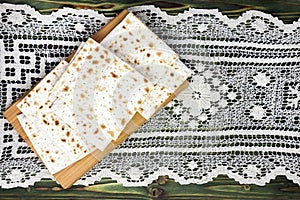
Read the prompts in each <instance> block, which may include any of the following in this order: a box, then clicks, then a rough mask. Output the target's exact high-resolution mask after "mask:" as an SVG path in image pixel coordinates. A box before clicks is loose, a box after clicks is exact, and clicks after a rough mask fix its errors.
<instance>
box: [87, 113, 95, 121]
mask: <svg viewBox="0 0 300 200" xmlns="http://www.w3.org/2000/svg"><path fill="white" fill-rule="evenodd" d="M86 117H87V118H88V119H89V120H92V119H94V117H93V115H90V114H87V115H86Z"/></svg>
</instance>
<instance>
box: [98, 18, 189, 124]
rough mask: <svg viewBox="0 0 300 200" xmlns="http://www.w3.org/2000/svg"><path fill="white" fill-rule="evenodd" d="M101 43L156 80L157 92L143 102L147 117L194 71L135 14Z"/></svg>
mask: <svg viewBox="0 0 300 200" xmlns="http://www.w3.org/2000/svg"><path fill="white" fill-rule="evenodd" d="M101 44H102V45H103V46H104V47H106V48H108V49H110V50H112V51H113V52H114V53H115V54H116V55H117V56H119V57H120V58H121V59H123V60H125V61H126V62H128V63H130V64H131V65H132V66H133V67H134V68H135V69H136V70H138V71H139V72H141V73H142V74H143V75H145V76H146V77H147V78H149V80H150V81H152V82H154V83H157V86H156V88H155V91H153V92H152V93H151V94H150V98H148V99H147V102H145V104H143V106H144V107H143V108H144V110H143V112H142V114H143V116H145V117H146V118H147V119H149V118H150V117H151V116H152V115H153V114H154V112H155V111H156V110H157V108H159V107H160V106H161V104H162V103H163V102H165V100H166V99H168V98H169V97H170V95H172V94H173V93H174V92H175V90H176V89H177V88H179V87H180V86H181V84H183V82H184V81H186V79H187V78H188V77H189V76H190V74H191V72H190V70H189V69H188V68H187V67H186V66H185V65H184V64H183V63H182V62H181V61H180V60H179V56H178V55H177V54H176V53H175V52H174V51H173V50H172V49H171V48H170V47H169V46H168V45H167V44H165V43H164V42H163V41H162V40H161V39H159V38H158V37H157V36H156V35H155V34H154V33H153V32H152V31H151V30H150V29H148V27H147V26H146V25H144V24H143V23H142V22H141V21H140V20H139V19H138V18H137V17H135V16H134V15H133V14H132V13H129V14H128V15H127V16H126V17H125V19H124V20H123V21H122V22H121V23H120V24H119V25H117V26H116V27H115V28H114V29H113V30H112V31H111V32H110V33H109V34H108V35H107V36H106V37H105V38H104V39H103V41H102V42H101Z"/></svg>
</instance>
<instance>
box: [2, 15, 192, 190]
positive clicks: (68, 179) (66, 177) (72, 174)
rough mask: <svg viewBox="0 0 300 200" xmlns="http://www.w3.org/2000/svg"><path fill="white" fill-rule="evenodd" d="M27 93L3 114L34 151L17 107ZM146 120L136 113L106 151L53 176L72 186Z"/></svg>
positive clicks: (99, 38) (97, 36) (100, 37)
mask: <svg viewBox="0 0 300 200" xmlns="http://www.w3.org/2000/svg"><path fill="white" fill-rule="evenodd" d="M127 14H128V11H127V10H124V11H122V12H121V13H120V14H119V15H118V16H117V17H115V18H114V19H112V20H111V21H110V22H109V23H108V24H106V25H105V26H104V27H103V28H102V29H101V30H99V31H98V32H97V33H96V34H95V35H93V36H92V38H93V39H94V40H95V41H97V42H101V41H102V40H103V39H104V38H105V37H106V36H107V35H108V34H109V33H110V32H111V31H112V30H113V29H114V28H115V27H116V26H117V25H118V24H119V23H120V22H121V21H122V20H123V19H124V18H125V17H126V16H127ZM73 56H74V52H73V53H72V54H71V55H70V56H69V57H67V58H66V61H67V62H70V60H71V59H72V57H73ZM187 85H188V82H187V81H185V82H184V83H183V84H182V85H181V86H179V88H177V90H176V91H175V93H174V94H173V95H172V96H170V98H168V99H167V100H166V101H165V102H164V103H163V104H162V105H161V106H160V107H159V108H158V109H157V111H159V110H160V109H161V108H162V107H163V106H165V105H166V104H167V103H168V102H170V101H171V100H172V99H173V98H175V96H176V95H177V94H179V93H180V92H181V91H182V90H183V89H185V88H186V87H187ZM33 88H34V87H33ZM33 88H32V89H33ZM32 89H31V90H32ZM27 93H28V92H27ZM27 93H26V94H27ZM26 94H25V95H23V96H22V97H21V98H20V99H18V100H17V101H16V102H15V103H13V104H12V106H10V107H9V108H8V109H7V110H6V111H5V112H4V113H3V114H4V116H5V117H6V118H7V120H8V121H9V122H10V123H11V124H12V126H13V127H14V128H15V129H16V130H17V132H18V133H19V134H20V136H21V137H22V138H23V139H24V140H25V142H26V143H27V144H28V145H29V146H30V147H31V148H32V149H33V151H34V152H36V151H35V150H34V147H33V145H32V143H31V142H30V140H29V139H28V137H27V135H26V133H25V131H24V130H23V128H22V126H21V124H20V122H19V121H18V119H17V115H18V114H20V113H21V111H20V110H19V109H18V108H17V104H18V103H19V102H20V101H21V100H22V99H23V98H24V97H25V96H26ZM145 122H146V119H145V118H144V117H143V116H142V115H140V114H139V113H136V114H135V115H134V117H133V118H132V119H131V120H130V121H129V123H128V124H127V125H126V127H125V129H124V130H123V132H122V133H121V135H120V136H119V138H118V140H117V141H112V142H111V143H110V144H109V145H108V146H107V147H106V149H104V151H100V150H95V151H93V152H92V153H90V154H89V155H87V156H86V157H84V158H82V159H80V160H78V161H77V162H75V163H73V164H72V165H70V166H68V167H66V168H65V169H63V170H61V171H59V172H57V173H55V174H54V175H53V176H54V177H55V179H56V180H57V181H58V182H59V183H60V184H61V185H62V187H63V188H69V187H71V186H72V184H73V183H74V182H75V181H76V180H78V179H79V178H80V177H82V176H83V175H84V174H85V173H86V172H88V171H89V170H90V169H91V168H92V167H93V166H95V165H96V164H97V163H98V162H99V160H102V159H103V158H104V157H105V156H106V155H107V154H108V153H109V152H111V151H112V150H113V149H115V148H116V147H117V146H118V145H119V144H121V143H122V142H123V141H125V140H126V139H127V138H128V137H129V135H130V134H131V133H133V132H134V131H136V130H137V129H138V127H140V126H141V125H142V124H144V123H145ZM36 154H37V153H36ZM37 155H38V154H37Z"/></svg>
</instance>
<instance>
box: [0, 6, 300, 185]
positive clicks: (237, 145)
mask: <svg viewBox="0 0 300 200" xmlns="http://www.w3.org/2000/svg"><path fill="white" fill-rule="evenodd" d="M130 10H131V11H133V12H134V13H135V14H136V15H137V16H138V17H139V18H140V19H142V21H144V22H145V23H146V24H147V25H148V26H149V27H150V29H151V30H153V31H154V32H155V33H156V34H157V35H158V36H159V37H160V38H161V39H163V40H164V41H165V42H166V43H168V44H169V45H170V46H171V47H172V48H173V49H174V50H175V51H176V52H177V53H178V54H179V55H180V56H181V59H182V61H183V62H184V63H185V64H186V65H187V66H188V67H189V68H190V69H192V70H193V76H192V78H191V79H190V80H189V81H190V83H191V84H190V87H189V88H188V89H187V90H186V91H184V93H182V94H181V95H180V96H179V97H177V98H176V99H175V100H174V101H172V102H171V103H170V104H169V105H168V106H167V107H165V108H164V109H163V110H162V111H161V112H159V113H158V114H157V115H156V116H155V117H154V118H153V119H151V120H150V121H149V122H148V123H147V124H145V125H144V126H143V127H142V128H140V129H139V131H138V132H137V133H136V134H134V135H133V136H132V137H130V138H129V139H128V140H127V141H126V142H124V143H123V144H122V145H121V146H120V147H119V148H118V149H116V150H115V151H113V152H112V153H111V154H110V155H109V156H107V157H106V158H105V159H104V160H103V161H102V162H100V163H99V164H98V165H96V166H95V167H94V168H93V169H92V170H91V171H90V172H88V173H87V174H86V175H85V176H84V177H83V178H82V179H81V180H79V181H78V182H77V183H80V184H84V185H88V184H91V183H93V182H94V181H96V180H100V179H101V178H102V177H111V178H113V179H115V180H117V181H118V182H120V183H123V184H124V185H126V186H144V185H147V184H149V183H151V182H152V181H153V180H154V179H157V177H158V176H159V175H169V177H171V178H174V179H175V180H176V181H178V182H179V183H181V184H188V183H206V182H208V181H210V180H212V178H213V177H216V176H217V175H218V174H227V175H228V176H229V177H231V178H234V179H235V180H237V181H239V182H240V183H247V184H251V183H253V184H258V185H264V184H265V183H267V182H269V181H270V180H271V179H273V178H275V176H276V175H285V176H286V177H287V178H288V179H291V180H293V181H294V182H295V183H298V184H300V166H299V162H300V150H299V146H300V142H299V141H300V126H299V124H300V116H299V115H300V114H299V113H300V112H299V111H300V105H299V104H300V59H299V57H300V20H299V21H298V22H294V24H289V25H285V24H283V23H282V22H281V21H279V20H278V19H277V18H274V17H272V16H271V15H268V14H264V13H262V12H258V11H247V12H246V13H244V14H243V16H241V17H239V18H238V19H228V18H227V17H226V16H224V15H222V14H221V13H220V12H218V11H217V10H200V9H190V10H189V11H186V12H184V13H183V14H179V15H177V16H169V15H168V14H166V13H165V12H163V11H161V10H160V9H158V8H155V7H149V6H145V7H133V8H131V9H130ZM0 13H1V16H0V18H1V21H2V22H1V23H0V32H1V33H0V41H1V42H0V66H1V68H0V77H1V83H0V101H1V103H0V105H1V115H0V127H1V130H0V155H1V160H0V175H1V178H0V186H1V187H3V188H10V187H16V186H21V187H27V186H28V185H32V184H34V183H35V182H36V181H38V180H40V179H41V178H50V177H51V175H50V174H49V172H48V171H47V169H46V168H45V167H44V166H43V164H42V163H41V162H40V161H39V159H38V158H37V157H36V156H35V155H34V154H33V152H32V151H31V150H30V148H29V147H28V146H27V144H26V143H24V141H23V140H22V139H21V138H20V137H19V136H18V134H17V132H16V131H15V130H14V129H13V128H12V126H11V125H10V124H9V123H8V122H7V120H6V119H5V118H4V117H3V115H2V112H3V111H4V110H5V109H6V108H8V107H9V106H10V105H11V104H12V102H13V101H15V100H16V99H17V98H18V97H20V96H21V95H22V94H23V93H24V92H25V91H27V90H28V89H29V88H31V87H32V86H33V85H34V84H35V83H36V82H37V81H38V80H40V79H41V78H42V77H44V76H45V74H46V73H48V72H49V71H50V70H51V69H52V68H53V67H54V66H55V65H57V63H58V62H59V61H60V60H61V59H62V58H64V57H66V56H67V55H69V54H70V53H71V52H72V51H73V50H74V49H75V48H76V46H77V45H79V43H80V42H81V41H84V40H86V39H87V38H88V37H89V36H91V35H92V34H94V33H95V32H96V31H97V30H99V29H100V28H101V27H102V26H103V25H104V24H105V23H107V22H108V20H109V19H110V18H106V17H105V16H104V15H102V14H99V13H97V12H95V11H91V10H74V9H69V8H64V9H62V10H59V11H57V12H55V13H52V14H51V15H47V16H44V15H40V14H39V13H38V12H36V11H35V10H34V9H32V8H30V7H28V6H25V5H9V4H0Z"/></svg>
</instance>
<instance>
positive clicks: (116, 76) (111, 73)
mask: <svg viewBox="0 0 300 200" xmlns="http://www.w3.org/2000/svg"><path fill="white" fill-rule="evenodd" d="M110 75H111V76H112V77H113V78H119V75H117V74H115V73H114V72H110Z"/></svg>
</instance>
